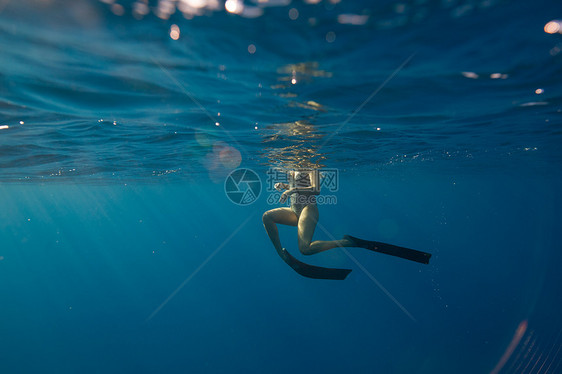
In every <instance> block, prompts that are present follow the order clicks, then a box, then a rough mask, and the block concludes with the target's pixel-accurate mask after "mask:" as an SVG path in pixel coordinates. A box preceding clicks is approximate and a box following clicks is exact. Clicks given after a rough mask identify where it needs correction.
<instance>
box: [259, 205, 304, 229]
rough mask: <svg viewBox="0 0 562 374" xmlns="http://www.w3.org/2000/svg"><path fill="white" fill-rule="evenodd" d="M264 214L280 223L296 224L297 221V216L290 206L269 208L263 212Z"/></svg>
mask: <svg viewBox="0 0 562 374" xmlns="http://www.w3.org/2000/svg"><path fill="white" fill-rule="evenodd" d="M265 215H266V216H267V218H270V219H271V220H272V221H273V222H275V223H280V224H282V225H289V226H296V225H297V222H298V217H297V215H296V214H295V212H293V211H292V210H291V208H276V209H271V210H268V211H267V212H265Z"/></svg>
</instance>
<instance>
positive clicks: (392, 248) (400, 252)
mask: <svg viewBox="0 0 562 374" xmlns="http://www.w3.org/2000/svg"><path fill="white" fill-rule="evenodd" d="M343 238H344V239H347V240H349V241H351V242H353V243H354V244H355V245H354V247H360V248H366V249H369V250H371V251H374V252H379V253H384V254H386V255H391V256H396V257H401V258H404V259H406V260H410V261H415V262H419V263H422V264H429V259H430V258H431V253H427V252H422V251H416V250H415V249H410V248H404V247H398V246H396V245H392V244H386V243H381V242H375V241H370V240H364V239H359V238H355V237H353V236H351V235H344V237H343Z"/></svg>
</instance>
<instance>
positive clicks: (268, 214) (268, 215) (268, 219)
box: [261, 210, 273, 223]
mask: <svg viewBox="0 0 562 374" xmlns="http://www.w3.org/2000/svg"><path fill="white" fill-rule="evenodd" d="M261 220H262V221H263V223H267V222H273V218H272V217H271V210H268V211H267V212H265V213H264V214H263V216H261Z"/></svg>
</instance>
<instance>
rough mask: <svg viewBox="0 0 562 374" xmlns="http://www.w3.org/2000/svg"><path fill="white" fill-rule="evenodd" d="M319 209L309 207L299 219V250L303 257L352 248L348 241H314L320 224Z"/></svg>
mask: <svg viewBox="0 0 562 374" xmlns="http://www.w3.org/2000/svg"><path fill="white" fill-rule="evenodd" d="M318 218H319V214H318V207H317V206H316V204H311V205H307V206H306V207H305V208H304V209H303V211H302V213H301V216H300V218H299V222H298V229H299V250H300V251H301V253H302V254H303V255H313V254H315V253H318V252H323V251H326V250H328V249H332V248H335V247H351V245H350V244H352V243H351V242H350V241H349V240H347V239H340V240H331V241H324V240H316V241H314V242H313V241H312V236H313V235H314V229H315V228H316V224H317V223H318Z"/></svg>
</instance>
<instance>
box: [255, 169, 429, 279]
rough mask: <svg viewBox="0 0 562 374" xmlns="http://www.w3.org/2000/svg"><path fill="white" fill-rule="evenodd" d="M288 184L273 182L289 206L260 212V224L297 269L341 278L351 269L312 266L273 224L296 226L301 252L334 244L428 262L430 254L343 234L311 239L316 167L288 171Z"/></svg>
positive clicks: (315, 213)
mask: <svg viewBox="0 0 562 374" xmlns="http://www.w3.org/2000/svg"><path fill="white" fill-rule="evenodd" d="M288 179H289V184H286V183H276V184H275V188H276V189H277V190H278V191H282V190H284V192H283V193H282V194H281V197H280V199H279V201H280V202H281V203H284V202H285V201H287V199H290V208H287V207H283V208H276V209H272V210H268V211H267V212H265V213H264V214H263V225H264V227H265V230H266V232H267V235H268V236H269V238H270V239H271V242H272V243H273V246H274V247H275V250H276V251H277V253H278V254H279V256H280V257H281V258H282V259H283V260H284V261H285V262H286V263H287V264H288V265H289V266H291V267H292V268H293V269H294V270H295V271H296V272H297V273H299V274H301V275H303V276H305V277H309V278H318V279H336V280H342V279H345V277H347V275H348V274H349V273H350V272H351V270H349V269H332V268H323V267H318V266H312V265H308V264H305V263H303V262H300V261H298V260H297V259H296V258H295V257H293V256H292V255H291V254H290V253H289V252H287V250H286V249H285V248H283V246H282V245H281V241H280V239H279V232H278V230H277V224H278V223H279V224H282V225H289V226H297V230H298V231H297V232H298V233H297V235H298V247H299V251H300V252H301V253H302V254H303V255H313V254H315V253H319V252H323V251H326V250H329V249H332V248H335V247H360V248H365V249H369V250H371V251H375V252H379V253H384V254H388V255H392V256H397V257H401V258H404V259H407V260H411V261H416V262H420V263H423V264H427V263H429V259H430V257H431V254H429V253H425V252H420V251H416V250H413V249H409V248H404V247H398V246H395V245H391V244H386V243H381V242H375V241H368V240H363V239H359V238H355V237H353V236H350V235H344V237H343V238H342V239H340V240H330V241H323V240H316V241H312V236H313V235H314V230H315V228H316V224H317V223H318V218H319V214H318V206H317V204H316V196H317V195H318V194H319V193H320V182H319V173H318V171H317V170H307V171H291V172H289V174H288Z"/></svg>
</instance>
